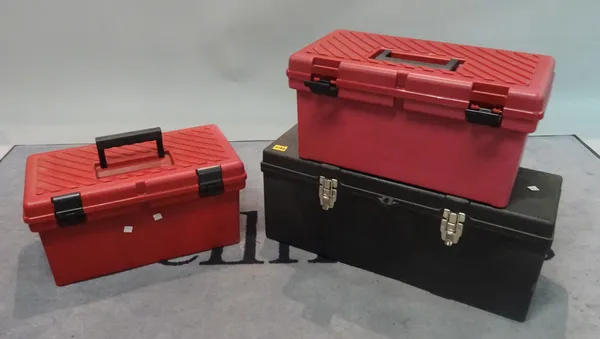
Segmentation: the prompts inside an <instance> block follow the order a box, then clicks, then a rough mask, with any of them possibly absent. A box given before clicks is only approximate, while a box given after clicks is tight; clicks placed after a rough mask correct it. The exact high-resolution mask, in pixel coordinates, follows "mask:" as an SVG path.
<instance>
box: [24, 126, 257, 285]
mask: <svg viewBox="0 0 600 339" xmlns="http://www.w3.org/2000/svg"><path fill="white" fill-rule="evenodd" d="M245 183H246V172H245V169H244V165H243V163H242V162H241V160H240V159H239V157H238V156H237V154H236V153H235V151H234V149H233V148H232V147H231V145H230V144H229V143H228V142H227V140H226V138H225V137H224V136H223V134H222V133H221V131H220V130H219V128H218V127H217V126H215V125H207V126H200V127H195V128H189V129H183V130H178V131H171V132H166V133H164V134H163V133H162V132H161V130H160V128H152V129H147V130H142V131H135V132H129V133H124V134H118V135H112V136H106V137H100V138H96V144H95V145H89V146H82V147H75V148H69V149H64V150H58V151H53V152H47V153H40V154H33V155H31V156H29V158H28V159H27V167H26V173H25V190H24V199H23V219H24V221H25V222H26V223H27V224H29V227H30V230H31V231H32V232H37V233H39V234H40V238H41V241H42V244H43V246H44V250H45V252H46V256H47V257H48V262H49V264H50V268H51V270H52V274H53V275H54V280H55V282H56V284H57V285H59V286H62V285H67V284H70V283H74V282H77V281H82V280H87V279H91V278H95V277H99V276H103V275H107V274H110V273H116V272H119V271H123V270H127V269H131V268H134V267H139V266H142V265H147V264H151V263H154V262H157V261H160V260H166V259H170V258H175V257H179V256H183V255H188V254H191V253H196V252H201V251H205V250H209V249H212V248H215V247H220V246H226V245H231V244H235V243H237V242H239V241H240V231H239V191H240V190H241V189H243V188H244V187H245Z"/></svg>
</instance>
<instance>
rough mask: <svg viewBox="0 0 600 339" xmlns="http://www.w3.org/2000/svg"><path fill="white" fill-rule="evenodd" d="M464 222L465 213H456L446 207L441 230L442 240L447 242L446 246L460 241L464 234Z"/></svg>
mask: <svg viewBox="0 0 600 339" xmlns="http://www.w3.org/2000/svg"><path fill="white" fill-rule="evenodd" d="M464 222H465V214H464V213H454V212H452V211H450V210H449V209H444V213H443V215H442V223H441V225H440V231H441V232H442V240H443V241H444V242H445V243H446V246H452V245H454V244H456V243H457V242H458V239H459V238H460V236H461V235H462V231H463V223H464Z"/></svg>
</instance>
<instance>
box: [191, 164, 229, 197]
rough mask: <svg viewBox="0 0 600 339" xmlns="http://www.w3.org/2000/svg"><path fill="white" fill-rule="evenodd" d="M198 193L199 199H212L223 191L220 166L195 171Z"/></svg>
mask: <svg viewBox="0 0 600 339" xmlns="http://www.w3.org/2000/svg"><path fill="white" fill-rule="evenodd" d="M196 175H197V176H198V191H199V192H200V196H201V197H212V196H215V195H219V194H222V193H223V192H224V191H225V186H224V185H223V171H222V169H221V166H213V167H207V168H198V169H196Z"/></svg>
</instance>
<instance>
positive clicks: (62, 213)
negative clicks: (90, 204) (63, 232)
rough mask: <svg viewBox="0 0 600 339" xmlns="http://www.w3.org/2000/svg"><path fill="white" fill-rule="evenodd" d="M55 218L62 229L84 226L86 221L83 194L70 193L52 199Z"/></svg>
mask: <svg viewBox="0 0 600 339" xmlns="http://www.w3.org/2000/svg"><path fill="white" fill-rule="evenodd" d="M52 205H53V206H54V217H55V218H56V223H57V224H58V226H60V227H68V226H74V225H79V224H83V223H84V222H85V220H86V217H85V212H84V211H83V202H82V201H81V194H80V193H79V192H77V193H69V194H65V195H59V196H57V197H53V198H52Z"/></svg>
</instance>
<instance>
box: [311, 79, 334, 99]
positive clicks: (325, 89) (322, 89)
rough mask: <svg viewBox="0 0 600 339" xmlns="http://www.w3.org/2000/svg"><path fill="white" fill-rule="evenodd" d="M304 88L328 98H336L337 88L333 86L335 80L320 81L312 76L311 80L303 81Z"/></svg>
mask: <svg viewBox="0 0 600 339" xmlns="http://www.w3.org/2000/svg"><path fill="white" fill-rule="evenodd" d="M304 86H306V87H308V88H309V89H310V91H311V92H313V93H315V94H319V95H325V96H328V97H337V96H338V88H337V85H336V84H335V79H321V78H319V77H316V76H313V77H311V80H307V81H304Z"/></svg>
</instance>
